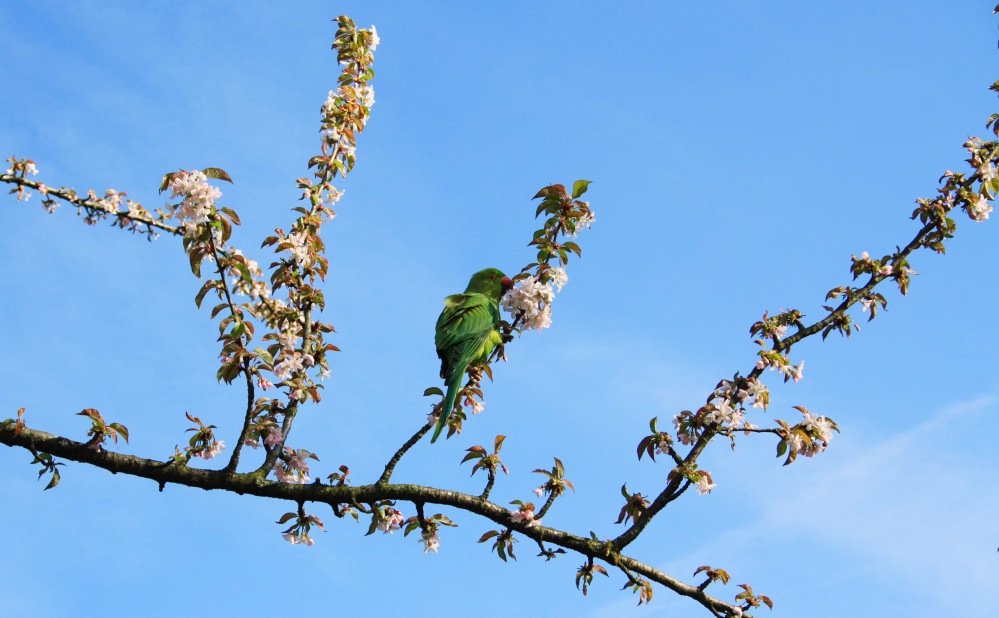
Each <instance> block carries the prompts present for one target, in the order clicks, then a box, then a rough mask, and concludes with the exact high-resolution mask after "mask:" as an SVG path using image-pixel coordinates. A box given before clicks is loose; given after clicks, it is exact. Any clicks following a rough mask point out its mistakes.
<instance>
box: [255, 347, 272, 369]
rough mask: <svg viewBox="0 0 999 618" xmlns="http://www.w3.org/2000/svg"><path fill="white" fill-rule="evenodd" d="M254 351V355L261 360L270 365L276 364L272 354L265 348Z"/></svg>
mask: <svg viewBox="0 0 999 618" xmlns="http://www.w3.org/2000/svg"><path fill="white" fill-rule="evenodd" d="M253 351H254V353H256V355H257V356H259V357H260V360H262V361H264V362H265V363H267V364H268V365H273V364H274V357H273V356H271V354H270V352H268V351H267V350H265V349H263V348H254V349H253Z"/></svg>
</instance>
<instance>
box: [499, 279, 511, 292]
mask: <svg viewBox="0 0 999 618" xmlns="http://www.w3.org/2000/svg"><path fill="white" fill-rule="evenodd" d="M500 283H502V284H503V291H504V292H506V291H507V290H509V289H510V288H512V287H513V279H511V278H510V277H503V280H502V281H500Z"/></svg>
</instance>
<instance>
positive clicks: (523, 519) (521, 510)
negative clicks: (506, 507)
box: [510, 500, 541, 528]
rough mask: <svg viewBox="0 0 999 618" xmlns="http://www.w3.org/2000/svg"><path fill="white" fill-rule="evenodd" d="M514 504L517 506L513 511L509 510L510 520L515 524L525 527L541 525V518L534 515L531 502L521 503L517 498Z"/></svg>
mask: <svg viewBox="0 0 999 618" xmlns="http://www.w3.org/2000/svg"><path fill="white" fill-rule="evenodd" d="M514 504H517V505H518V508H517V510H515V511H510V521H512V522H513V523H515V524H520V525H522V526H524V527H525V528H533V527H534V526H540V525H541V518H540V517H535V516H534V503H533V502H527V503H523V504H521V503H520V501H519V500H518V501H515V502H514Z"/></svg>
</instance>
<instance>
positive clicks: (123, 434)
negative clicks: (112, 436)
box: [108, 423, 128, 442]
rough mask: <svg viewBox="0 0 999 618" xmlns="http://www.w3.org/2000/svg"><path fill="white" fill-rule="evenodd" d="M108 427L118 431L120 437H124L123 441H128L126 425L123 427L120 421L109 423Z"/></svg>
mask: <svg viewBox="0 0 999 618" xmlns="http://www.w3.org/2000/svg"><path fill="white" fill-rule="evenodd" d="M108 427H110V428H111V429H114V430H115V431H117V432H118V433H120V434H121V437H122V438H125V442H128V427H125V426H124V425H122V424H121V423H111V424H110V425H108Z"/></svg>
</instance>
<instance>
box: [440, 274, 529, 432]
mask: <svg viewBox="0 0 999 618" xmlns="http://www.w3.org/2000/svg"><path fill="white" fill-rule="evenodd" d="M512 286H513V282H512V281H511V280H510V278H509V277H507V276H506V275H504V274H503V273H502V272H500V271H499V270H496V269H495V268H487V269H485V270H480V271H479V272H477V273H475V274H474V275H472V279H471V281H469V282H468V287H467V288H465V292H464V293H463V294H452V295H451V296H448V297H447V298H445V299H444V310H443V311H441V315H440V317H439V318H437V332H436V333H435V334H434V342H435V343H436V344H437V356H439V357H440V359H441V377H442V378H444V384H445V385H447V394H446V395H445V396H444V407H443V408H442V409H441V416H440V419H439V420H438V421H437V428H436V429H435V430H434V436H433V438H431V439H430V442H431V443H433V442H436V441H437V438H438V437H440V435H441V431H442V430H443V429H444V425H446V424H447V419H448V417H449V416H451V412H452V411H453V410H454V404H455V402H456V400H457V399H458V391H459V390H461V382H462V380H463V379H464V378H465V372H466V371H468V367H469V366H470V365H475V364H478V363H483V362H485V361H486V360H487V359H488V358H489V355H490V354H492V352H493V349H494V348H495V347H496V346H497V345H499V344H500V343H502V342H503V338H502V335H501V334H500V331H499V321H500V309H499V301H500V298H501V297H502V296H503V294H504V293H505V292H506V291H507V290H508V289H510V288H511V287H512Z"/></svg>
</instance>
